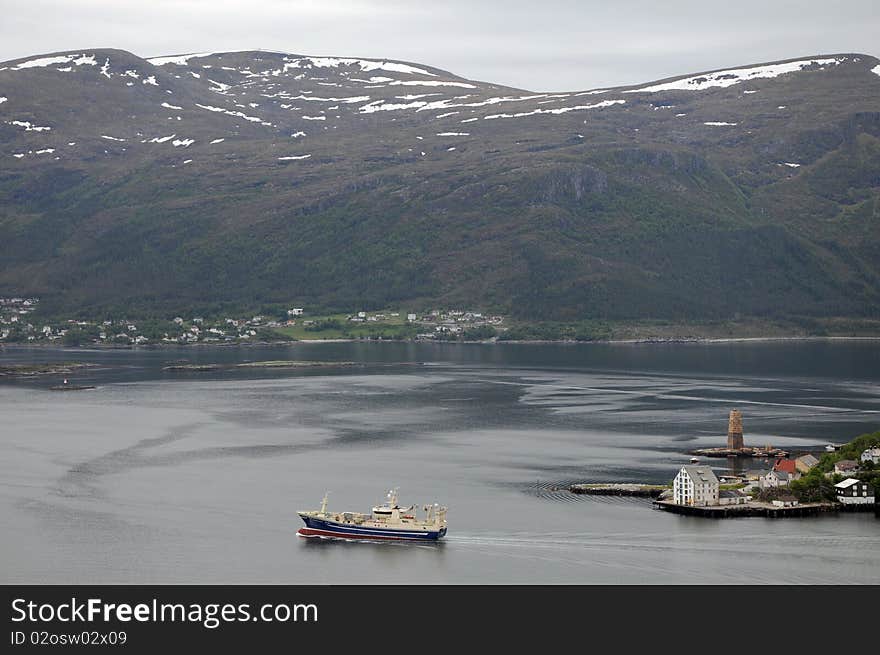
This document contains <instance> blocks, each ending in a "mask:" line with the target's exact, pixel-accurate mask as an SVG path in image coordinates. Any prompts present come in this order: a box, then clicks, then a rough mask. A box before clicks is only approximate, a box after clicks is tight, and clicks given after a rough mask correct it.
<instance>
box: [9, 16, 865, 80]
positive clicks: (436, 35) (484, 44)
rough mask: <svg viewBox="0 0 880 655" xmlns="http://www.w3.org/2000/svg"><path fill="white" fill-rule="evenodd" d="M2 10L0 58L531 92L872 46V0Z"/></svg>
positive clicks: (661, 76) (862, 49)
mask: <svg viewBox="0 0 880 655" xmlns="http://www.w3.org/2000/svg"><path fill="white" fill-rule="evenodd" d="M0 9H2V14H0V15H2V17H3V18H2V21H0V60H7V59H14V58H19V57H25V56H28V55H33V54H38V53H46V52H54V51H61V50H72V49H78V48H96V47H112V48H121V49H123V50H129V51H131V52H133V53H135V54H137V55H140V56H143V57H148V56H156V55H165V54H178V53H189V52H207V51H214V52H217V51H224V50H251V49H257V48H261V49H265V50H279V51H283V52H291V53H296V54H308V55H337V56H360V57H370V58H389V59H401V60H405V61H413V62H421V63H424V64H428V65H431V66H436V67H438V68H443V69H446V70H449V71H452V72H454V73H457V74H459V75H462V76H464V77H468V78H471V79H478V80H484V81H490V82H497V83H500V84H505V85H508V86H514V87H519V88H524V89H529V90H534V91H550V90H558V91H564V90H575V89H577V90H585V89H591V88H597V87H600V86H612V85H623V84H634V83H639V82H646V81H650V80H654V79H660V78H663V77H669V76H673V75H679V74H684V73H691V72H697V71H702V70H710V69H714V68H724V67H729V66H737V65H743V64H749V63H755V62H762V61H770V60H775V59H787V58H791V57H799V56H802V55H812V54H819V53H832V52H861V53H866V54H872V55H880V0H846V2H842V3H837V2H832V1H829V0H739V1H738V2H712V1H711V0H702V1H701V0H605V1H602V2H597V1H594V0H530V1H523V0H484V1H480V0H436V1H427V0H26V1H21V0H0Z"/></svg>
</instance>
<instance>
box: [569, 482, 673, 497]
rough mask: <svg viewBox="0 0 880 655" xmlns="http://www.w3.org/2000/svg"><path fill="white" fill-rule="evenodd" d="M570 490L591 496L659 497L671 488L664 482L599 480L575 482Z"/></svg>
mask: <svg viewBox="0 0 880 655" xmlns="http://www.w3.org/2000/svg"><path fill="white" fill-rule="evenodd" d="M568 490H569V491H570V492H571V493H573V494H584V495H589V496H639V497H642V498H658V497H659V496H660V494H662V493H663V492H664V491H671V488H670V487H668V486H666V485H662V484H637V483H634V482H599V483H591V484H573V485H571V486H570V487H569V488H568Z"/></svg>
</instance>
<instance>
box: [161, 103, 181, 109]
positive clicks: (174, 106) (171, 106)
mask: <svg viewBox="0 0 880 655" xmlns="http://www.w3.org/2000/svg"><path fill="white" fill-rule="evenodd" d="M162 106H163V107H165V108H166V109H183V107H178V106H177V105H172V104H169V103H167V102H163V103H162Z"/></svg>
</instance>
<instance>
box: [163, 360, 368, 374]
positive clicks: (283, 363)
mask: <svg viewBox="0 0 880 655" xmlns="http://www.w3.org/2000/svg"><path fill="white" fill-rule="evenodd" d="M339 366H363V364H358V362H320V361H308V360H293V359H291V360H286V359H280V360H279V359H276V360H267V361H263V362H244V363H243V364H185V363H175V364H169V365H168V366H163V367H162V370H163V371H190V372H197V373H198V372H205V371H220V370H233V369H260V368H271V369H288V368H318V367H339Z"/></svg>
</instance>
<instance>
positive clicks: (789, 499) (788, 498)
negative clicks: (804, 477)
mask: <svg viewBox="0 0 880 655" xmlns="http://www.w3.org/2000/svg"><path fill="white" fill-rule="evenodd" d="M776 500H781V501H782V502H784V503H790V502H792V501H795V500H797V498H795V497H794V496H792V495H790V494H786V495H785V496H778V497H777V498H776Z"/></svg>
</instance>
